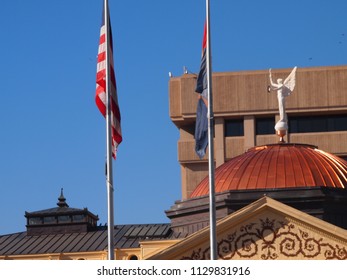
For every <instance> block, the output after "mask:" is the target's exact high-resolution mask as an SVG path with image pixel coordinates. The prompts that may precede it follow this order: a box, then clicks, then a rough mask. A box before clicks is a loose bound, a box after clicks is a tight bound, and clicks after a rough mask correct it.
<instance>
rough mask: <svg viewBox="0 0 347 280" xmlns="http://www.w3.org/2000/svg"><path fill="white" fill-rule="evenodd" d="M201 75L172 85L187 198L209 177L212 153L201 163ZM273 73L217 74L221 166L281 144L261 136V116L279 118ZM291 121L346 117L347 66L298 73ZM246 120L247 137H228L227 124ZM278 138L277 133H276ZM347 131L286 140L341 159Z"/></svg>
mask: <svg viewBox="0 0 347 280" xmlns="http://www.w3.org/2000/svg"><path fill="white" fill-rule="evenodd" d="M290 71H291V69H278V70H272V76H273V80H276V79H277V78H283V79H285V78H286V77H287V76H288V74H289V73H290ZM195 85H196V76H195V75H192V74H184V75H183V76H181V77H174V78H171V79H170V81H169V100H170V117H171V120H172V121H173V122H174V123H175V125H176V126H177V127H178V129H179V131H180V138H179V140H178V160H179V162H180V164H181V170H182V172H181V175H182V199H186V198H189V195H190V193H191V192H192V191H193V190H194V188H195V186H196V185H197V184H198V183H199V182H200V181H201V180H202V179H203V178H204V177H205V176H206V175H207V172H208V167H207V162H208V153H207V155H206V156H205V158H204V159H202V160H200V159H199V158H198V157H197V156H196V154H195V151H194V146H195V140H194V124H195V116H196V104H197V94H196V93H194V89H195ZM268 85H269V72H268V70H259V71H242V72H224V73H214V74H213V78H212V91H213V111H214V116H215V138H214V152H215V163H216V166H217V167H218V166H219V165H221V164H223V163H224V162H225V161H227V160H229V159H231V158H232V157H235V156H237V155H240V154H242V153H244V152H245V151H247V149H249V148H251V147H253V146H259V145H266V144H273V143H276V142H277V141H278V140H279V138H278V137H277V136H276V135H275V134H273V135H257V134H256V130H255V125H256V119H257V117H273V118H275V119H278V102H277V96H276V92H271V93H268V92H267V86H268ZM286 112H287V114H288V118H289V119H290V117H291V116H305V115H307V116H309V115H321V114H323V115H324V114H329V115H332V114H335V115H336V114H341V115H347V66H332V67H315V68H298V70H297V74H296V86H295V89H294V92H293V93H292V95H290V96H289V97H288V98H287V100H286ZM234 118H237V119H243V125H244V135H243V136H236V137H225V135H224V130H225V127H224V126H225V120H226V119H234ZM274 133H275V131H274ZM346 140H347V131H337V132H318V133H292V134H288V135H286V136H285V141H287V142H291V143H305V144H312V145H316V146H318V147H319V148H320V149H322V150H325V151H327V152H330V153H334V154H336V155H339V156H346V155H347V145H345V144H344V143H346Z"/></svg>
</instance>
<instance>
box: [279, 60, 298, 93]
mask: <svg viewBox="0 0 347 280" xmlns="http://www.w3.org/2000/svg"><path fill="white" fill-rule="evenodd" d="M296 69H297V67H296V66H295V67H294V68H293V70H292V72H290V74H289V76H288V77H287V78H286V79H285V80H284V83H283V91H282V92H283V95H284V96H288V95H290V94H291V93H292V91H293V90H294V87H295V74H296Z"/></svg>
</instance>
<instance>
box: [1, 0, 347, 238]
mask: <svg viewBox="0 0 347 280" xmlns="http://www.w3.org/2000/svg"><path fill="white" fill-rule="evenodd" d="M109 2H110V13H111V21H112V28H113V39H114V57H115V71H116V78H117V87H118V99H119V104H120V110H121V116H122V131H123V142H122V143H121V144H120V146H119V151H118V158H117V160H116V161H115V162H114V185H115V198H114V199H115V224H131V223H161V222H168V219H167V218H166V216H165V213H164V210H167V209H169V208H170V206H171V205H173V204H174V201H175V200H178V199H180V198H181V178H180V166H179V163H178V161H177V140H178V138H179V133H178V130H177V128H176V127H175V126H174V124H173V123H172V122H171V120H170V118H169V106H168V105H169V103H168V81H169V77H168V72H169V71H170V72H172V73H173V75H174V76H180V75H182V73H183V66H186V67H187V68H188V70H189V71H190V72H195V73H196V72H198V69H199V65H200V55H201V41H202V33H203V24H204V17H205V0H175V1H168V0H148V1H138V0H136V1H135V0H127V1H116V0H109ZM101 9H102V1H101V0H74V1H71V0H51V1H44V0H30V1H27V0H5V1H2V3H1V8H0V34H1V38H2V40H1V45H0V51H1V63H0V65H1V68H0V72H1V75H0V81H1V101H0V128H1V132H0V133H1V140H0V141H1V142H0V143H1V145H0V188H1V203H0V213H1V214H2V215H3V219H2V220H3V222H2V225H1V226H0V234H6V233H14V232H20V231H24V230H25V224H26V221H25V218H24V214H25V211H29V212H32V211H38V210H43V209H47V208H52V207H56V202H57V198H58V196H59V194H60V189H61V188H64V195H65V197H66V198H67V203H68V204H69V205H70V207H74V208H84V207H88V209H89V210H90V211H91V212H93V213H95V214H97V215H99V218H100V221H99V222H100V223H102V224H104V223H106V221H107V202H106V201H107V200H106V199H107V194H106V186H105V177H104V161H105V122H104V119H103V117H102V116H101V114H100V113H99V111H98V109H97V107H96V105H95V102H94V96H95V74H96V55H97V48H98V40H99V31H100V22H101ZM346 10H347V1H345V0H329V1H323V0H304V1H303V0H292V1H278V0H277V1H275V0H264V1H257V0H248V1H247V0H246V1H230V0H211V38H212V60H213V63H212V69H213V71H214V72H223V71H239V70H263V69H268V68H274V69H275V68H291V67H293V66H295V65H297V66H298V67H311V66H330V65H345V64H347V49H346V48H347V16H346ZM192 94H193V93H192Z"/></svg>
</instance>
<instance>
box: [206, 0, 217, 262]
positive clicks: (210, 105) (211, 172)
mask: <svg viewBox="0 0 347 280" xmlns="http://www.w3.org/2000/svg"><path fill="white" fill-rule="evenodd" d="M206 36H207V38H206V40H207V42H206V44H207V45H206V67H207V69H206V70H207V71H206V72H207V90H208V91H207V96H208V108H207V118H208V152H209V158H208V172H209V188H210V254H211V260H216V259H217V237H216V235H217V234H216V202H215V186H214V185H215V180H214V143H213V135H214V116H213V103H212V70H211V36H210V1H209V0H206Z"/></svg>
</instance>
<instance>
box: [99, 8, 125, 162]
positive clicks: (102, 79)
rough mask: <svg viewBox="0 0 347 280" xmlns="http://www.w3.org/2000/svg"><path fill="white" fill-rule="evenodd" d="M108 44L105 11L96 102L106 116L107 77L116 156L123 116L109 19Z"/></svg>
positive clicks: (120, 138) (113, 147)
mask: <svg viewBox="0 0 347 280" xmlns="http://www.w3.org/2000/svg"><path fill="white" fill-rule="evenodd" d="M108 26H109V34H108V40H107V41H108V46H106V25H105V17H104V13H103V17H102V24H101V29H100V42H99V51H98V63H97V71H96V95H95V102H96V105H97V106H98V108H99V110H100V112H101V114H103V116H104V117H105V116H106V92H107V91H106V79H108V81H109V94H110V98H109V100H110V102H111V127H112V129H111V130H112V156H113V158H114V159H115V158H116V152H117V147H118V145H119V144H120V143H121V142H122V130H121V123H120V120H121V117H120V111H119V106H118V97H117V86H116V77H115V74H114V66H113V46H112V42H113V41H112V31H111V24H110V21H109V25H108ZM106 52H109V61H108V63H109V66H110V67H109V73H108V74H109V75H108V77H106V67H107V65H106Z"/></svg>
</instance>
